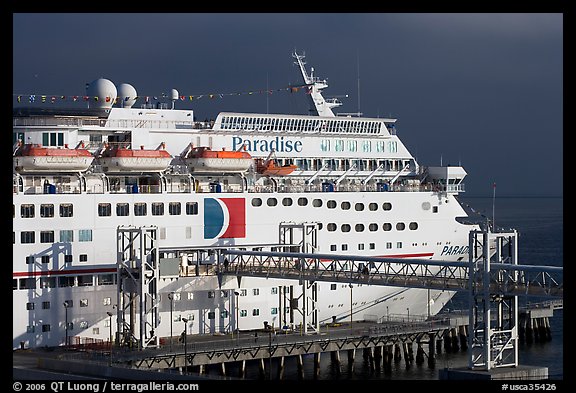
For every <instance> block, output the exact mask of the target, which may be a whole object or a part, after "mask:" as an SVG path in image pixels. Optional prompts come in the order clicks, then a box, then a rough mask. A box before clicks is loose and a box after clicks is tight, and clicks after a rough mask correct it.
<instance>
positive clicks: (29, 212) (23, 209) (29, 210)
mask: <svg viewBox="0 0 576 393" xmlns="http://www.w3.org/2000/svg"><path fill="white" fill-rule="evenodd" d="M20 216H21V217H22V218H34V205H29V204H26V205H22V206H20Z"/></svg>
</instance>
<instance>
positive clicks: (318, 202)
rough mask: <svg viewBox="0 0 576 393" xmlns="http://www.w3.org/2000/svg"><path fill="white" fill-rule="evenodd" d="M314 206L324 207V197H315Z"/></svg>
mask: <svg viewBox="0 0 576 393" xmlns="http://www.w3.org/2000/svg"><path fill="white" fill-rule="evenodd" d="M312 206H314V207H322V199H314V200H313V201H312Z"/></svg>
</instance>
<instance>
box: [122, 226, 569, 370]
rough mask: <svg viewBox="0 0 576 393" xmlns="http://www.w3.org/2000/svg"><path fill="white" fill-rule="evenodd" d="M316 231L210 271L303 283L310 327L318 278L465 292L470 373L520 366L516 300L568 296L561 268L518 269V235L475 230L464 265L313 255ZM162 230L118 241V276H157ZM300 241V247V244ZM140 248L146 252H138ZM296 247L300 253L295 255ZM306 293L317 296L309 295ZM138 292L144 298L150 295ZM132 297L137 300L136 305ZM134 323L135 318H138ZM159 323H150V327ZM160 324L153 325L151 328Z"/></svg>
mask: <svg viewBox="0 0 576 393" xmlns="http://www.w3.org/2000/svg"><path fill="white" fill-rule="evenodd" d="M294 225H296V226H294ZM297 227H298V228H300V229H301V232H302V233H301V237H302V241H301V242H300V243H297V242H295V241H294V236H293V231H294V229H295V228H297ZM314 229H315V226H314V225H303V224H299V225H298V224H291V225H288V226H285V228H284V230H283V231H282V230H281V232H280V234H281V236H280V240H281V241H280V243H284V245H282V244H280V245H276V246H275V247H274V250H281V251H265V250H263V247H262V248H260V247H259V248H258V250H247V249H240V248H241V246H238V245H236V246H231V247H230V248H212V249H211V250H210V252H211V253H212V254H215V258H213V260H214V261H215V266H214V268H213V269H211V270H210V273H207V274H215V275H217V276H218V278H219V279H218V282H219V283H221V282H222V277H223V276H236V277H238V278H239V279H238V282H240V277H242V276H245V277H246V276H250V277H261V278H279V279H291V280H298V281H299V282H300V283H303V284H305V285H304V287H305V289H304V291H303V296H304V298H305V304H306V303H308V302H309V301H310V303H311V307H310V308H308V307H306V306H304V307H303V310H302V314H303V316H305V317H306V316H310V317H311V322H312V325H314V324H317V310H316V308H315V303H316V301H317V292H316V291H315V288H314V285H315V283H317V282H319V281H327V282H341V283H348V284H365V285H366V284H367V285H382V286H396V287H409V288H424V289H439V290H451V291H466V292H468V293H469V300H470V301H469V307H470V309H469V326H470V327H471V329H472V332H471V334H470V336H469V354H470V357H469V360H470V363H469V368H470V369H472V370H477V369H481V370H490V369H492V368H496V367H516V366H518V326H517V324H518V296H520V295H522V296H539V297H560V298H561V297H562V296H563V281H562V280H563V279H562V274H563V269H562V267H556V266H535V265H520V264H518V250H517V233H516V231H510V232H490V231H489V230H488V229H484V230H473V231H471V232H470V236H469V260H468V262H459V261H441V260H432V259H405V258H401V259H399V258H382V257H369V256H354V255H334V254H319V253H315V252H313V251H315V249H316V236H315V230H314ZM140 230H141V231H142V230H143V229H142V228H141V229H140ZM156 230H157V229H156V228H152V229H151V230H150V234H149V235H148V236H147V239H150V241H151V243H150V244H146V246H144V247H143V246H141V245H140V244H138V243H139V242H136V241H132V240H131V239H130V240H129V241H128V243H130V241H132V245H126V244H125V243H122V247H120V242H119V251H121V250H122V251H123V252H122V253H121V252H119V261H118V268H119V273H123V272H124V274H126V270H128V269H127V266H126V260H131V261H133V262H136V265H134V263H132V265H131V268H132V269H134V268H135V269H136V270H137V271H138V270H139V272H140V273H144V274H142V275H133V276H132V277H131V280H132V281H133V282H134V284H136V285H135V287H141V285H142V282H140V281H141V280H142V277H146V276H152V277H154V276H155V272H154V271H155V269H157V267H156V266H155V265H154V266H153V267H152V268H150V267H147V266H146V263H144V261H146V260H147V261H150V260H152V261H155V260H156V258H155V256H153V257H152V258H150V250H154V251H156V250H158V252H159V253H160V255H162V250H163V249H162V248H161V247H157V245H156V241H157V236H155V234H154V232H155V231H156ZM130 231H133V229H130V228H124V227H119V228H118V232H119V235H118V236H119V239H122V238H123V236H124V235H123V234H124V232H127V233H131V232H130ZM146 231H147V230H146ZM146 231H145V233H146V234H148V232H146ZM294 244H299V246H297V247H295V246H294ZM140 248H142V249H143V250H144V251H139V249H140ZM295 248H296V249H299V250H300V251H301V252H294V249H295ZM207 249H208V248H207ZM170 250H171V251H174V250H173V249H170ZM135 251H139V252H135ZM138 253H140V254H141V256H140V257H139V258H135V259H134V254H136V255H138ZM154 254H155V253H152V255H154ZM161 261H162V259H160V263H162V262H161ZM119 277H120V274H119ZM139 277H140V280H139V279H138V278H139ZM154 287H156V286H155V285H154ZM306 288H307V289H308V290H310V293H311V295H307V294H306ZM118 291H119V294H118V296H119V299H120V298H121V296H123V293H122V291H123V289H122V288H121V287H120V286H119V287H118ZM138 295H139V296H140V297H142V296H143V295H144V294H143V293H139V294H138ZM146 296H150V299H151V300H152V302H151V303H152V304H153V307H152V310H154V311H155V309H154V305H155V301H154V300H155V299H156V297H157V293H154V291H153V293H150V294H149V295H146ZM134 300H135V299H133V298H132V299H130V302H133V301H134ZM125 311H126V309H125V308H120V307H119V310H118V312H119V319H120V318H122V320H123V317H124V316H123V315H120V314H121V313H125ZM150 311H151V310H150V309H148V310H144V309H141V311H140V313H141V314H142V315H140V318H144V319H147V320H150V319H149V318H150ZM143 312H146V313H147V314H143ZM493 316H495V317H496V318H495V321H492V319H493ZM130 319H131V321H132V317H131V318H130ZM155 319H156V318H152V322H155ZM154 326H155V323H153V324H152V327H154ZM119 327H120V326H119ZM132 329H133V328H132ZM132 332H133V330H132ZM142 339H147V340H145V341H146V342H147V343H152V342H154V343H155V342H156V337H155V336H154V334H153V333H152V337H142V338H141V340H142ZM148 346H151V345H148ZM141 347H143V346H142V345H141Z"/></svg>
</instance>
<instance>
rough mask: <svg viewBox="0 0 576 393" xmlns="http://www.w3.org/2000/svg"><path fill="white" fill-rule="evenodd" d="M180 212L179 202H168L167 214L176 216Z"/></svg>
mask: <svg viewBox="0 0 576 393" xmlns="http://www.w3.org/2000/svg"><path fill="white" fill-rule="evenodd" d="M181 212H182V205H181V204H180V202H170V203H168V214H170V215H171V216H178V215H180V213H181Z"/></svg>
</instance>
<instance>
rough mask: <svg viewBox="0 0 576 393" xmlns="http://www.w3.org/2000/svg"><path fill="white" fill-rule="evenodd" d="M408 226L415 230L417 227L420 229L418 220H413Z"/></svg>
mask: <svg viewBox="0 0 576 393" xmlns="http://www.w3.org/2000/svg"><path fill="white" fill-rule="evenodd" d="M408 228H410V230H412V231H415V230H416V229H418V223H417V222H411V223H410V225H408Z"/></svg>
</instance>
